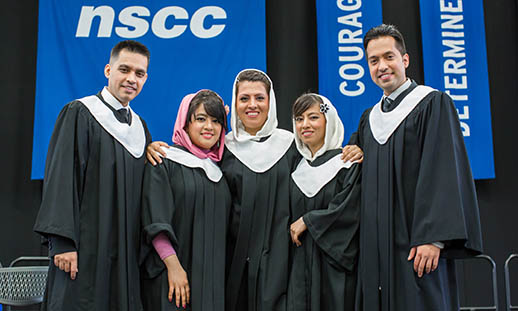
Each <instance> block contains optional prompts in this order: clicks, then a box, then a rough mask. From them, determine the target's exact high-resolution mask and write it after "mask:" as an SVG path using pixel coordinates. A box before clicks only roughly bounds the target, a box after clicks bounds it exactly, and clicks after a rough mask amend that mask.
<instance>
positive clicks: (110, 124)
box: [78, 95, 146, 158]
mask: <svg viewBox="0 0 518 311" xmlns="http://www.w3.org/2000/svg"><path fill="white" fill-rule="evenodd" d="M78 101H80V102H81V103H83V105H85V106H86V108H88V110H89V111H90V113H91V114H92V115H93V116H94V118H95V119H96V120H97V122H99V124H100V125H101V126H102V127H103V128H104V129H105V130H106V131H107V132H108V133H109V134H110V135H111V136H113V138H115V139H116V140H117V141H118V142H119V143H120V144H121V145H122V146H123V147H124V148H125V149H126V150H128V152H129V153H130V154H131V155H132V156H134V157H135V158H140V157H141V156H142V155H143V154H144V149H145V147H146V134H145V132H144V126H143V125H142V121H141V120H140V118H139V116H138V115H137V114H136V113H135V112H134V111H133V110H132V109H131V108H129V107H128V109H129V111H130V113H131V125H128V124H126V123H121V122H119V121H118V120H117V119H116V118H115V115H114V114H113V111H111V110H110V108H108V107H106V105H105V104H104V103H103V102H102V101H101V100H100V99H99V97H97V96H95V95H92V96H87V97H83V98H81V99H78Z"/></svg>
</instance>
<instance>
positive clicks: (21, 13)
mask: <svg viewBox="0 0 518 311" xmlns="http://www.w3.org/2000/svg"><path fill="white" fill-rule="evenodd" d="M321 1H324V0H321ZM326 1H332V0H326ZM418 2H419V1H417V0H384V1H383V19H384V22H385V23H392V24H396V25H398V26H399V28H400V30H401V31H402V32H403V34H404V35H405V38H406V41H407V42H406V43H407V48H408V51H409V54H410V57H411V65H410V68H409V70H408V72H407V73H408V75H409V76H411V77H412V78H413V79H415V80H417V81H418V82H419V83H423V82H424V81H423V69H422V68H423V66H422V49H421V34H420V24H419V20H420V16H419V4H418ZM484 9H485V25H486V42H487V55H488V66H489V82H490V92H491V114H492V124H493V141H494V155H495V167H496V178H495V179H492V180H480V181H477V182H476V186H477V193H478V198H479V203H480V213H481V221H482V228H483V239H484V245H485V252H486V253H487V254H488V255H490V256H491V257H493V258H494V259H495V261H496V263H497V265H498V278H499V284H498V285H499V300H500V305H501V310H504V307H503V306H504V302H505V296H504V282H503V280H504V276H503V264H504V261H505V259H506V258H507V256H508V255H509V254H510V253H518V198H517V190H518V187H517V182H516V176H518V165H517V164H516V163H515V161H514V160H515V158H516V153H514V150H515V149H516V148H514V143H515V141H516V140H515V139H516V135H517V134H518V132H517V131H516V129H515V128H514V125H515V124H516V121H515V119H516V116H517V115H518V108H517V106H518V100H517V95H518V94H517V88H518V81H517V80H518V79H517V75H518V66H517V62H516V58H517V56H518V53H517V52H518V51H517V41H518V40H517V39H518V38H517V37H518V29H517V22H516V21H517V15H518V13H517V12H518V9H517V1H516V0H498V1H495V0H484ZM266 18H267V29H266V30H267V65H268V73H269V74H270V76H271V78H272V80H273V81H274V84H275V90H276V93H277V101H278V106H279V124H280V126H281V127H283V128H290V126H291V121H290V108H291V103H292V102H293V100H294V99H295V98H296V97H297V96H298V95H300V94H301V93H303V92H305V91H318V76H317V71H318V64H317V45H316V16H315V1H310V0H282V1H280V0H266ZM37 25H38V2H37V1H36V0H25V1H8V2H6V3H3V4H2V10H1V12H0V26H1V29H2V30H3V33H4V35H3V36H4V37H3V38H4V39H3V40H2V43H1V47H0V53H1V54H0V56H1V57H0V64H1V68H2V70H1V71H0V73H1V74H0V79H1V80H0V94H2V95H3V98H2V100H1V101H0V108H1V114H0V135H1V136H0V139H1V141H2V146H3V147H2V151H1V152H0V174H1V175H0V176H1V178H0V211H1V212H0V233H1V234H0V262H1V263H2V264H3V265H7V264H9V262H10V261H11V260H13V259H15V258H16V257H18V256H21V255H40V254H44V253H45V250H44V249H43V248H42V247H40V240H39V237H38V236H37V235H36V234H34V233H33V232H32V225H33V222H34V218H35V217H36V213H37V211H38V205H39V203H40V200H41V187H42V183H41V181H32V180H30V169H31V154H32V134H33V120H34V95H35V82H36V81H35V76H36V47H37V29H38V27H37ZM41 44H44V42H42V43H41ZM99 70H102V68H99ZM78 74H80V73H78ZM58 87H59V86H56V91H58ZM229 87H230V85H229ZM81 95H84V94H78V96H81ZM63 104H65V103H63ZM358 117H359V116H358ZM513 268H515V270H516V271H518V263H517V264H516V265H515V266H514V267H513ZM488 269H489V268H488V267H487V266H485V265H483V264H478V263H472V262H467V263H465V264H462V265H460V269H459V272H460V273H459V276H460V277H459V280H460V282H461V285H462V287H461V288H463V289H464V291H463V295H462V302H463V305H488V304H491V303H492V299H491V297H490V296H491V295H490V293H491V291H490V280H489V273H488ZM513 282H514V283H513V284H515V285H514V286H515V287H514V291H515V292H517V293H516V294H515V295H514V297H513V298H514V304H518V290H517V289H518V273H514V274H513Z"/></svg>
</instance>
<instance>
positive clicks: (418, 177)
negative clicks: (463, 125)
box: [349, 83, 482, 311]
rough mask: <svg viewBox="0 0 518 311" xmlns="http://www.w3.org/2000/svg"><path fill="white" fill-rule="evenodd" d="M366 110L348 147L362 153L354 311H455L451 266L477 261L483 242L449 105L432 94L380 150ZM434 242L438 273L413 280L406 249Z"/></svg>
mask: <svg viewBox="0 0 518 311" xmlns="http://www.w3.org/2000/svg"><path fill="white" fill-rule="evenodd" d="M416 86H417V85H416V84H415V83H413V84H412V85H411V86H410V88H409V89H407V90H406V91H404V92H403V93H402V94H400V95H399V96H398V97H397V98H396V99H395V101H396V103H401V101H402V100H403V99H404V98H405V97H406V96H410V95H409V94H410V93H411V91H413V90H414V88H416ZM373 109H376V106H375V107H374V108H370V109H368V110H367V111H366V112H365V113H364V114H363V115H362V118H361V120H360V125H359V130H358V132H357V133H356V134H355V135H353V136H352V138H351V141H350V142H349V143H353V144H354V143H356V144H358V145H359V146H360V147H361V148H362V149H363V151H364V153H365V158H364V162H363V176H362V213H361V238H360V249H361V252H360V262H359V291H358V294H359V299H358V302H359V304H358V307H359V308H358V309H359V310H368V311H372V310H383V311H386V310H391V311H396V310H397V311H404V310H409V311H410V310H411V311H420V310H445V311H446V310H458V297H457V285H456V279H455V270H454V268H455V266H454V262H453V260H452V259H454V258H465V257H469V256H474V255H477V254H480V252H481V251H482V242H481V231H480V221H479V212H478V204H477V198H476V193H475V185H474V182H473V178H472V175H471V169H470V166H469V162H468V158H467V154H466V150H465V147H464V141H463V137H462V133H461V130H460V126H459V120H458V116H457V112H456V110H455V107H454V105H453V102H452V100H451V98H450V97H449V96H448V95H447V94H445V93H442V92H439V91H432V92H431V93H429V94H428V95H426V96H425V97H424V98H423V99H422V100H420V101H419V103H418V104H417V106H415V108H413V110H411V111H410V113H409V114H408V115H407V116H406V118H404V120H403V121H402V122H401V123H400V124H399V125H398V126H397V128H395V131H394V132H393V133H392V135H390V136H388V137H387V141H386V142H385V143H384V144H380V143H379V142H378V141H377V140H376V138H375V137H374V135H373V128H372V126H373V124H372V123H371V122H370V121H369V115H370V113H371V111H372V110H373ZM396 109H397V107H396ZM375 125H376V124H374V126H375ZM434 242H443V243H444V244H445V247H444V249H442V250H441V255H440V260H439V266H438V268H437V270H435V271H434V272H431V273H430V274H424V276H423V277H422V278H419V277H418V276H417V273H416V272H415V271H414V269H413V260H412V261H408V260H407V258H408V255H409V252H410V249H411V248H412V247H414V246H418V245H422V244H427V243H434Z"/></svg>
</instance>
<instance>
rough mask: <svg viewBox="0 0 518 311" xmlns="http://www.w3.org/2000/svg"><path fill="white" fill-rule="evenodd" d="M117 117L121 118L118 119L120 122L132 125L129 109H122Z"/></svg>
mask: <svg viewBox="0 0 518 311" xmlns="http://www.w3.org/2000/svg"><path fill="white" fill-rule="evenodd" d="M117 115H118V116H119V117H118V118H117V119H118V120H119V121H120V122H122V123H127V124H130V115H129V111H128V109H126V108H121V109H119V110H117Z"/></svg>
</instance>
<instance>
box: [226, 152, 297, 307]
mask: <svg viewBox="0 0 518 311" xmlns="http://www.w3.org/2000/svg"><path fill="white" fill-rule="evenodd" d="M257 156H258V157H260V156H261V155H260V154H259V155H257ZM297 157H298V152H297V149H296V147H295V143H293V144H292V145H291V146H290V148H289V149H288V151H287V152H286V153H285V154H284V155H283V156H282V158H281V159H280V160H279V161H278V162H277V163H275V165H274V166H273V167H271V168H270V169H269V170H267V171H266V172H264V173H256V172H254V171H252V170H250V169H249V168H248V167H246V166H245V165H244V164H243V163H242V162H241V161H239V159H237V158H236V157H235V155H233V154H232V152H230V151H229V150H228V149H225V153H224V155H223V160H222V163H221V169H222V171H223V174H224V175H225V178H226V179H227V182H228V185H229V188H230V192H231V194H232V210H231V214H230V228H229V238H228V245H227V248H228V250H229V255H228V259H229V261H228V264H229V269H228V270H227V273H228V276H227V293H226V297H227V299H226V304H227V307H226V310H228V311H246V310H249V311H255V310H257V311H263V310H269V311H285V310H286V292H287V288H288V274H289V267H288V260H289V245H290V244H289V243H290V237H289V231H288V229H289V224H288V222H289V219H290V211H289V209H290V205H289V182H290V173H291V171H292V169H293V166H294V163H295V160H296V158H297ZM236 300H237V301H236Z"/></svg>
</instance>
